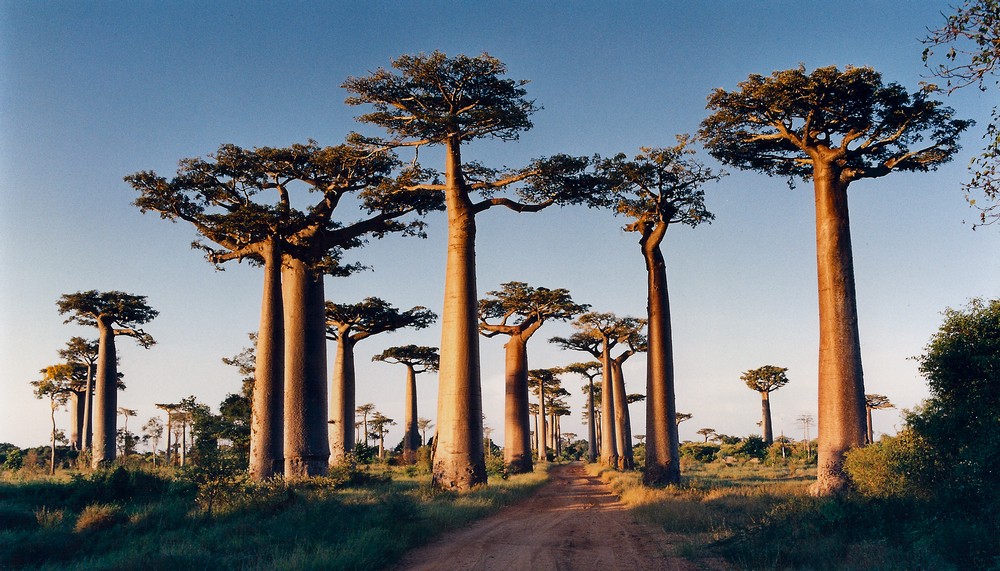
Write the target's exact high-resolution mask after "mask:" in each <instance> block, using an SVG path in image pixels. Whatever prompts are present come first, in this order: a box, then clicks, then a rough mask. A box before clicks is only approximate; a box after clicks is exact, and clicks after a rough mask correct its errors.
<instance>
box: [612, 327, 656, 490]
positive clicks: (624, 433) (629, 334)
mask: <svg viewBox="0 0 1000 571" xmlns="http://www.w3.org/2000/svg"><path fill="white" fill-rule="evenodd" d="M621 326H622V331H621V332H620V333H619V337H618V342H619V344H624V345H626V349H625V350H624V351H622V352H621V353H619V354H618V356H617V357H612V358H611V379H612V386H613V387H614V389H615V421H616V425H615V434H616V435H617V436H618V450H619V451H620V454H619V457H618V458H619V459H618V469H619V470H632V469H634V468H635V456H634V454H633V453H632V415H631V413H630V412H629V409H628V405H630V404H632V403H634V402H639V401H642V400H645V399H646V396H645V395H640V394H627V393H626V392H625V373H624V371H623V370H622V366H623V365H624V364H625V361H627V360H628V358H629V357H631V356H632V355H635V354H636V353H641V352H643V351H646V348H647V343H646V336H645V335H643V334H642V333H641V330H642V329H643V328H645V327H646V324H645V323H644V322H643V321H642V320H639V319H636V320H631V321H628V320H622V324H621ZM647 424H648V422H647Z"/></svg>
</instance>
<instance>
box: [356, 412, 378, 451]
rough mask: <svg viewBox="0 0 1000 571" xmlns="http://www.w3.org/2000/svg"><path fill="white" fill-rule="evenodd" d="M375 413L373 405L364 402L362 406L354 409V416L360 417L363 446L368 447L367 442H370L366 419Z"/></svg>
mask: <svg viewBox="0 0 1000 571" xmlns="http://www.w3.org/2000/svg"><path fill="white" fill-rule="evenodd" d="M374 412H375V403H371V402H366V403H365V404H363V405H360V406H358V408H356V409H354V414H356V415H357V414H360V415H361V434H363V435H364V437H365V446H368V441H369V440H370V438H369V434H368V417H369V416H371V415H372V414H373V413H374Z"/></svg>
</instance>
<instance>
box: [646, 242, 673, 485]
mask: <svg viewBox="0 0 1000 571" xmlns="http://www.w3.org/2000/svg"><path fill="white" fill-rule="evenodd" d="M666 230H667V227H666V224H662V225H657V226H655V227H653V228H652V229H651V231H650V232H649V233H648V234H646V233H644V235H643V238H642V240H641V242H640V244H641V246H642V254H643V258H644V259H645V262H646V273H647V307H646V309H647V319H648V326H647V327H648V338H649V350H648V352H647V355H646V470H645V472H643V480H644V481H645V483H646V484H677V483H680V480H681V470H680V442H679V440H678V436H677V423H676V421H675V417H676V414H677V405H676V402H675V399H674V355H673V336H672V332H671V326H670V300H669V296H668V293H667V265H666V262H665V261H664V259H663V253H662V252H661V251H660V243H661V242H662V241H663V236H664V234H666Z"/></svg>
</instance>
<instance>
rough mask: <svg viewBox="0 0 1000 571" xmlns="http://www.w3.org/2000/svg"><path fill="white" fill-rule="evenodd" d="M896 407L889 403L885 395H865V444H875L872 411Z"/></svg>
mask: <svg viewBox="0 0 1000 571" xmlns="http://www.w3.org/2000/svg"><path fill="white" fill-rule="evenodd" d="M895 407H896V405H894V404H892V403H891V402H889V397H887V396H885V395H880V394H875V393H871V394H866V395H865V423H866V426H867V430H866V432H865V434H866V439H865V444H871V443H872V442H875V438H874V436H875V435H874V432H873V431H872V411H873V410H881V409H883V408H895Z"/></svg>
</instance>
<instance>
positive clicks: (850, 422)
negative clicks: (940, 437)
mask: <svg viewBox="0 0 1000 571" xmlns="http://www.w3.org/2000/svg"><path fill="white" fill-rule="evenodd" d="M816 163H817V164H816V166H815V169H814V173H813V179H814V188H815V191H816V267H817V277H818V282H819V435H818V441H819V444H818V455H819V457H818V459H819V463H818V466H817V477H816V487H815V489H814V492H815V493H816V494H817V495H820V496H828V495H833V494H838V493H841V492H843V491H845V490H846V489H847V487H848V485H849V480H848V478H847V475H846V474H845V473H844V454H846V453H847V451H848V450H850V449H851V448H853V447H856V446H862V445H863V444H864V442H865V388H864V378H863V373H862V369H861V341H860V337H859V335H858V309H857V294H856V293H855V287H854V261H853V255H852V251H851V230H850V217H849V215H848V207H847V183H845V182H842V181H841V180H840V179H839V175H838V172H837V171H836V170H835V169H833V168H831V167H830V166H829V165H824V164H822V163H820V161H816Z"/></svg>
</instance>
